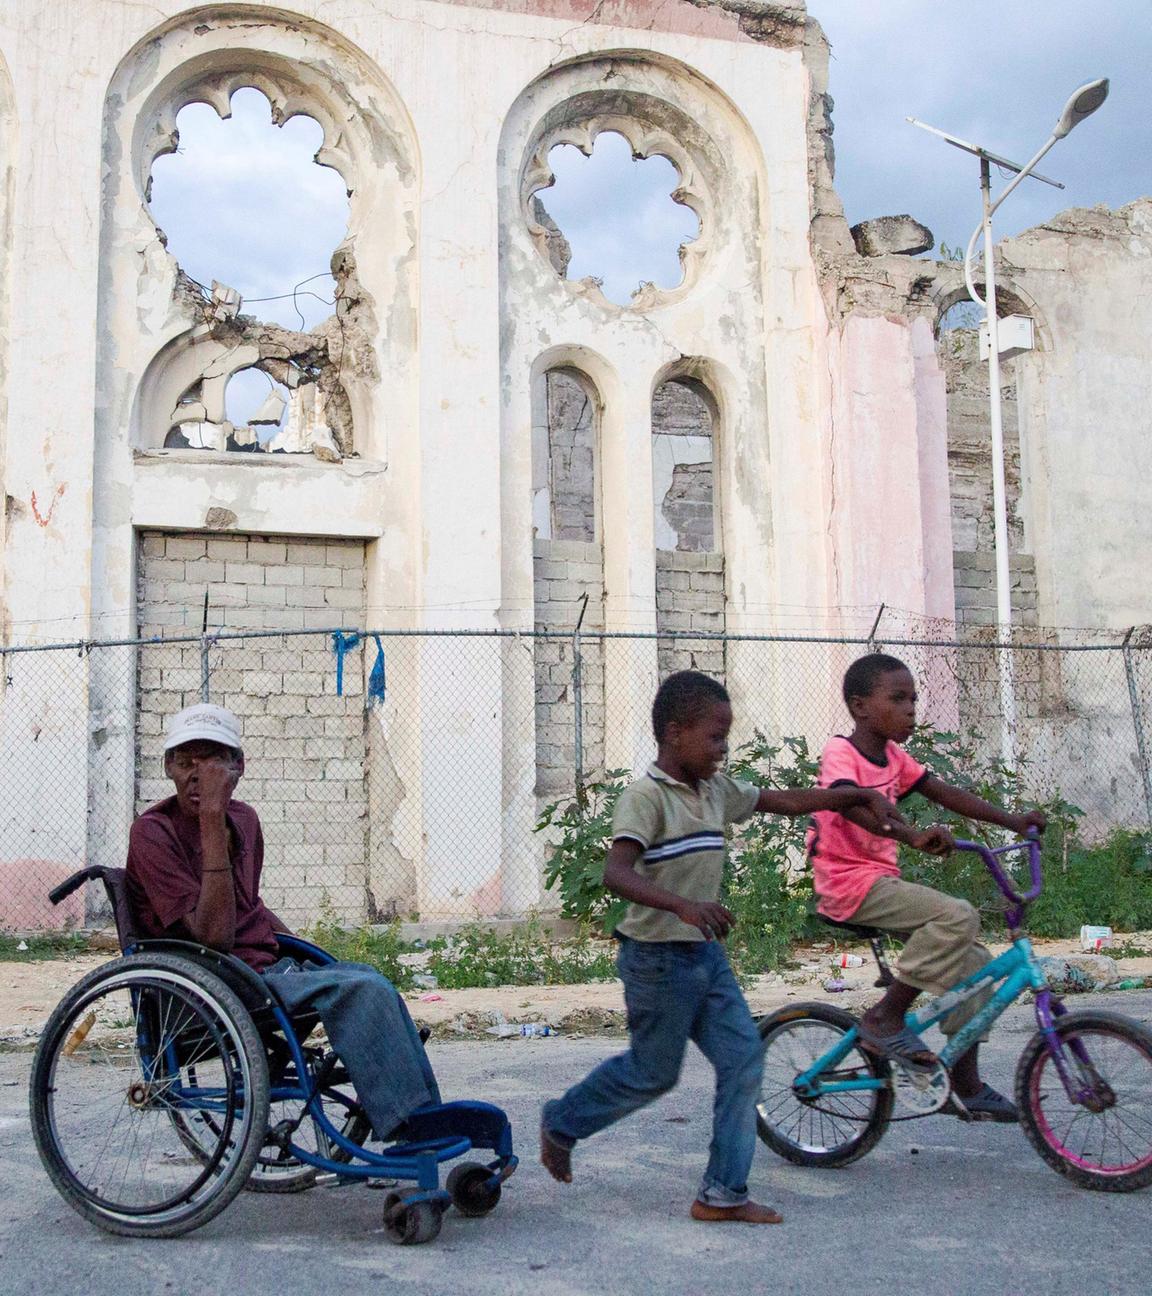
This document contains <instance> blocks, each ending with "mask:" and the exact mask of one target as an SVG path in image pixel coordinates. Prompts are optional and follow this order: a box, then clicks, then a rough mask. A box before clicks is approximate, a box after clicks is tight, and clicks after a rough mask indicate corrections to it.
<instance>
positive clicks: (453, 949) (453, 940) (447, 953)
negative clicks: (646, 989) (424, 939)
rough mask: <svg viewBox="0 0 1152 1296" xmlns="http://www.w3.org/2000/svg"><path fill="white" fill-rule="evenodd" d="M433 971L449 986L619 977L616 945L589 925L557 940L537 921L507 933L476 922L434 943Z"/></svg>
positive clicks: (575, 981) (563, 982) (558, 982)
mask: <svg viewBox="0 0 1152 1296" xmlns="http://www.w3.org/2000/svg"><path fill="white" fill-rule="evenodd" d="M428 948H429V950H430V951H431V955H430V957H429V959H428V971H429V972H431V973H432V975H433V976H434V977H435V978H436V980H437V983H438V984H439V985H440V986H441V988H443V989H448V990H465V989H471V988H473V987H483V986H495V985H580V984H583V983H585V982H588V981H610V980H612V978H613V977H615V975H616V957H615V949H613V948H610V945H609V943H606V942H605V941H604V940H602V939H599V940H596V939H593V938H592V936H591V933H590V931H589V930H588V928H587V927H583V928H581V930H580V932H579V934H578V935H577V936H576V937H574V938H572V939H570V940H565V941H555V940H554V939H553V937H552V935H551V934H550V932H548V931H547V930H546V929H544V928H542V927H541V926H540V923H539V921H538V920H537V919H530V920H529V921H528V922H527V923H526V924H525V925H524V926H523V927H518V928H516V929H515V930H513V931H510V932H507V933H500V932H494V931H492V930H491V929H489V928H485V927H483V926H482V925H480V924H470V925H469V926H467V927H464V928H462V929H461V930H460V931H458V932H456V933H455V934H454V935H452V936H447V937H439V938H437V939H436V940H434V941H432V942H430V944H429V947H428Z"/></svg>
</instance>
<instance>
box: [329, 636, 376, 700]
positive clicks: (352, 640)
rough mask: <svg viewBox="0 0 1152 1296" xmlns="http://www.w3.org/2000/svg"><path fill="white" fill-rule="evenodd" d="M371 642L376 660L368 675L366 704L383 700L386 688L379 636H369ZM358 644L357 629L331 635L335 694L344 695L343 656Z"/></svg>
mask: <svg viewBox="0 0 1152 1296" xmlns="http://www.w3.org/2000/svg"><path fill="white" fill-rule="evenodd" d="M371 638H372V642H373V643H374V644H375V645H376V660H375V661H374V662H373V663H372V670H371V671H370V672H369V675H368V705H369V706H371V705H372V703H374V702H383V701H384V694H385V690H386V688H387V672H386V670H385V664H384V645H383V644H382V643H381V642H380V636H379V635H377V634H374V635H372V636H371ZM359 646H360V635H359V633H358V632H357V631H355V630H352V631H347V632H346V631H344V630H337V631H335V632H334V633H333V635H332V650H333V652H335V654H336V696H337V697H343V696H344V657H345V655H346V654H347V653H350V652H351V651H352V650H353V649H354V648H358V647H359Z"/></svg>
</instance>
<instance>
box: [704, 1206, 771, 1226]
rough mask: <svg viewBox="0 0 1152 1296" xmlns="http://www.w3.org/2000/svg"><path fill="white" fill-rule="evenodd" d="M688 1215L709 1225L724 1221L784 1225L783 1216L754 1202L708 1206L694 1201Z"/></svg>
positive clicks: (768, 1207) (769, 1207)
mask: <svg viewBox="0 0 1152 1296" xmlns="http://www.w3.org/2000/svg"><path fill="white" fill-rule="evenodd" d="M689 1214H690V1215H691V1216H692V1218H693V1219H694V1220H706V1221H707V1222H708V1223H710V1224H720V1223H723V1222H724V1221H726V1220H727V1221H731V1222H733V1223H737V1224H783V1223H784V1216H783V1215H781V1214H779V1212H777V1211H774V1210H773V1209H772V1207H771V1206H761V1205H760V1203H759V1202H754V1201H746V1202H742V1203H741V1204H740V1205H739V1206H709V1205H708V1204H707V1203H706V1202H702V1201H694V1202H693V1203H692V1209H691V1211H690V1212H689Z"/></svg>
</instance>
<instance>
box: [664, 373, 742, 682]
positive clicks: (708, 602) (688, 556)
mask: <svg viewBox="0 0 1152 1296" xmlns="http://www.w3.org/2000/svg"><path fill="white" fill-rule="evenodd" d="M715 422H716V420H715V415H714V406H713V402H712V399H711V396H710V394H709V393H708V391H707V389H706V388H705V387H704V386H703V385H702V384H701V383H699V382H697V381H695V380H694V379H691V378H672V379H669V380H668V381H667V382H664V383H661V384H660V385H659V386H658V387H657V388H656V390H655V392H654V393H653V396H652V487H653V500H654V503H655V518H654V523H655V527H654V529H655V536H656V629H657V632H658V633H659V634H660V635H661V639H660V642H659V667H660V671H661V673H668V672H670V671H674V670H688V669H695V670H702V671H706V672H707V673H709V674H713V675H722V674H723V673H724V645H723V642H722V641H720V640H709V639H700V638H697V637H695V635H694V634H693V633H692V632H700V631H703V632H705V633H707V634H721V633H722V632H723V630H724V624H725V616H724V604H725V596H724V555H723V553H722V552H720V544H719V527H718V526H717V522H716V512H717V510H716V497H715V464H714V448H715ZM673 636H675V637H673ZM681 636H683V637H681Z"/></svg>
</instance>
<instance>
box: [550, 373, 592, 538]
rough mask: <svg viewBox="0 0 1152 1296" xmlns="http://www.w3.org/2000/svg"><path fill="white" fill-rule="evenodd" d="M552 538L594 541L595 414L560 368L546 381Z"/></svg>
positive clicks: (573, 378) (570, 376)
mask: <svg viewBox="0 0 1152 1296" xmlns="http://www.w3.org/2000/svg"><path fill="white" fill-rule="evenodd" d="M545 381H546V390H547V401H548V465H549V478H550V480H549V489H550V494H551V500H552V537H553V539H556V540H579V541H583V542H586V543H591V542H592V541H593V540H595V538H596V498H595V493H594V490H595V445H596V409H595V406H594V404H593V400H592V398H591V397H590V396H589V394H588V392H587V391H586V390H585V388H584V386H583V384H582V383H581V381H580V380H579V379H578V378H577V377H576V376H575V375H574V374H571V373H568V372H567V371H566V370H564V369H553V370H551V372H549V373H548V374H547V376H546V380H545Z"/></svg>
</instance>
